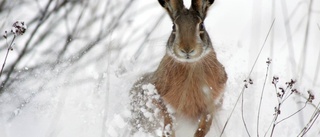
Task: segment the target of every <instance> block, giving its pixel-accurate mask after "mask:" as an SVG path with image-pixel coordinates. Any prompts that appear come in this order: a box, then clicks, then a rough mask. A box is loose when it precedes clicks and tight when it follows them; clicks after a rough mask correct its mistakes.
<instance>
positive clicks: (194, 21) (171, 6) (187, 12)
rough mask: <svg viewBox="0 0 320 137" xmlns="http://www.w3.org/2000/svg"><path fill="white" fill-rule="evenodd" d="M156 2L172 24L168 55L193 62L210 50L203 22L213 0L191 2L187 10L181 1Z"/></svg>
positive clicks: (166, 0)
mask: <svg viewBox="0 0 320 137" xmlns="http://www.w3.org/2000/svg"><path fill="white" fill-rule="evenodd" d="M158 1H159V3H160V5H161V6H162V7H164V8H165V9H166V10H167V12H168V14H169V15H170V18H171V20H172V22H173V26H172V33H171V36H170V38H169V40H168V44H167V51H168V52H169V54H170V55H172V56H174V57H175V58H176V59H178V60H180V61H182V62H193V61H197V60H199V59H200V58H201V57H203V56H204V55H205V54H206V53H208V52H210V51H211V50H212V45H211V41H210V38H209V35H208V33H207V32H206V30H205V27H204V24H203V22H204V19H205V17H206V14H207V11H208V8H209V7H210V5H211V4H212V3H213V2H214V0H192V3H191V7H190V8H189V9H187V8H185V6H184V4H183V0H158Z"/></svg>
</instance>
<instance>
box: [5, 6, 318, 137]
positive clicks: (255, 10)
mask: <svg viewBox="0 0 320 137" xmlns="http://www.w3.org/2000/svg"><path fill="white" fill-rule="evenodd" d="M184 1H185V5H190V1H189V0H184ZM0 18H1V20H0V31H1V32H3V33H4V32H5V31H6V30H7V31H10V29H11V26H12V24H13V23H14V22H15V21H17V20H18V21H24V22H25V23H26V24H27V26H28V28H27V31H26V33H25V34H24V35H22V36H18V37H17V38H16V39H15V41H14V42H15V44H14V45H13V50H12V51H10V52H9V55H8V60H7V63H6V65H5V68H4V72H3V74H2V76H1V78H0V80H1V83H2V84H1V87H0V137H130V136H137V137H142V136H146V137H148V136H150V135H149V134H148V133H143V132H138V133H136V134H135V135H131V134H130V127H129V124H128V120H130V117H131V114H130V109H129V108H130V106H129V103H130V98H129V91H130V89H131V87H132V85H133V83H134V82H135V81H136V80H137V79H139V78H140V77H141V76H142V75H143V74H145V73H147V72H152V71H155V69H156V68H157V66H158V65H159V63H160V60H161V58H162V57H163V55H164V53H165V44H166V41H167V39H168V37H169V34H170V32H171V25H172V23H171V21H170V18H169V16H168V15H167V14H166V13H165V11H164V9H162V7H161V6H160V5H159V4H158V1H157V0H95V1H86V0H75V1H72V0H41V1H40V0H34V1H32V0H2V1H0ZM273 21H274V24H273ZM272 24H273V25H272ZM205 26H206V29H207V31H208V33H209V35H210V37H211V39H212V41H213V44H214V49H215V51H216V53H217V56H218V59H219V60H220V62H221V63H222V64H223V65H224V66H225V69H226V72H227V73H228V81H227V87H226V90H225V94H224V98H223V105H222V108H221V110H220V111H219V112H218V114H217V115H216V116H215V118H214V120H213V125H212V128H211V130H210V132H209V134H208V135H207V136H208V137H215V136H220V135H222V136H226V137H247V136H257V135H259V136H271V134H272V136H274V137H292V136H302V135H301V134H300V133H301V131H303V129H304V128H305V127H307V128H308V127H309V126H310V127H311V128H310V130H308V132H306V134H305V135H304V136H308V137H317V136H320V119H316V117H314V118H313V117H312V116H313V115H314V113H315V114H317V116H319V113H320V111H319V105H318V104H319V102H320V72H319V71H320V0H241V1H240V0H216V1H215V3H214V4H213V6H211V9H210V11H209V13H208V16H207V19H206V21H205ZM269 30H271V31H270V33H269V35H268V32H269ZM12 38H13V36H12V35H9V36H8V38H7V41H8V42H10V41H11V40H12ZM265 40H266V41H265ZM264 42H265V44H264ZM6 49H7V44H6V40H5V39H4V38H1V39H0V63H1V64H2V63H3V60H4V57H5V54H6V52H7V50H6ZM260 50H261V54H259V52H260ZM268 58H270V59H271V60H272V61H271V63H270V64H269V67H268V64H267V63H266V61H267V59H268ZM274 76H275V77H278V78H279V81H278V83H277V84H276V87H275V85H274V84H272V81H273V77H274ZM249 79H251V80H252V82H253V84H250V83H249V82H244V80H247V81H249ZM291 79H292V80H294V81H296V82H295V84H293V86H292V88H289V89H286V88H287V86H288V85H287V84H285V83H286V82H290V81H291ZM265 81H266V82H265ZM245 85H247V88H244V86H245ZM279 87H282V88H284V90H285V91H286V94H285V95H290V93H291V91H292V90H293V89H296V90H297V91H298V92H299V93H298V94H296V93H293V94H291V95H290V96H288V99H286V100H285V102H284V103H283V104H281V109H280V111H279V116H278V118H277V120H275V123H276V126H275V128H274V131H273V132H272V131H271V129H272V126H271V124H272V123H273V120H274V117H275V116H276V115H275V107H277V106H278V101H279V100H278V99H279V97H277V94H276V93H277V92H279V93H280V94H282V93H281V89H279ZM308 91H310V92H309V93H310V94H309V93H308ZM310 95H314V97H315V99H314V100H313V101H312V102H307V99H308V97H309V96H310ZM260 102H261V105H259V104H260ZM259 106H260V107H259ZM259 108H260V111H259ZM301 108H303V109H301ZM316 108H317V109H316ZM233 109H234V111H233ZM300 109H301V111H298V110H300ZM295 112H298V113H295ZM258 113H259V114H258ZM292 114H294V115H292ZM258 116H259V119H258ZM312 118H313V119H312ZM282 120H283V121H282ZM310 120H314V121H311V122H310ZM226 121H228V122H226ZM226 123H227V124H226ZM225 125H226V127H225V129H224V132H223V134H222V131H223V127H224V126H225ZM270 126H271V128H270ZM194 130H195V129H194V127H193V126H192V124H191V123H188V122H186V121H185V120H181V121H180V124H179V125H178V126H177V137H191V136H193V131H194Z"/></svg>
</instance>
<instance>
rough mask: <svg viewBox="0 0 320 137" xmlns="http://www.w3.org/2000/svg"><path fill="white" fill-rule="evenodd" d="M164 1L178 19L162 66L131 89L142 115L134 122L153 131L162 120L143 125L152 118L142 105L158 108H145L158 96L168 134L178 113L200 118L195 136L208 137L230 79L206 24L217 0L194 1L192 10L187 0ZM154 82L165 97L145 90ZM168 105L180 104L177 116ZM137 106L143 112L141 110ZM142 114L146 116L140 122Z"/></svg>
mask: <svg viewBox="0 0 320 137" xmlns="http://www.w3.org/2000/svg"><path fill="white" fill-rule="evenodd" d="M158 1H159V3H160V5H161V6H162V7H163V8H164V9H166V11H167V12H168V14H169V15H170V18H171V20H172V22H173V27H172V33H171V35H170V37H169V40H168V42H167V45H166V54H165V56H164V57H163V59H162V61H161V62H160V65H159V67H158V68H157V70H156V71H155V72H154V73H152V74H147V75H145V76H144V77H143V78H142V79H140V80H139V81H138V82H137V83H136V84H135V85H134V87H133V89H132V91H131V96H132V98H133V99H132V105H135V106H134V107H133V109H132V112H135V114H134V116H133V119H135V118H136V119H135V120H132V121H131V124H133V125H136V126H140V127H142V128H145V129H147V130H152V128H153V127H156V126H159V125H160V124H157V122H159V121H157V122H155V123H153V124H151V125H150V124H149V125H147V126H145V127H143V124H145V123H147V122H148V118H146V117H147V116H145V114H143V112H142V111H141V107H143V106H144V107H143V109H145V110H143V111H144V112H145V111H148V112H150V113H153V112H155V110H150V109H152V108H150V107H145V106H146V105H145V104H148V101H146V100H148V98H150V96H153V97H151V98H152V103H153V104H154V105H155V106H156V109H158V110H159V111H160V114H161V116H162V118H163V120H164V121H163V123H164V125H162V126H163V130H162V136H171V137H173V136H175V132H174V127H173V126H174V124H173V116H174V117H179V116H181V117H184V118H187V119H190V120H192V121H194V122H198V128H197V130H196V131H195V134H194V136H195V137H204V136H205V135H206V134H207V133H208V131H209V129H210V126H211V123H212V118H213V115H214V112H215V111H216V104H215V102H217V100H219V97H220V96H221V95H222V93H223V90H224V86H225V83H226V81H227V79H228V78H227V74H226V72H225V70H224V67H223V65H222V64H221V63H220V62H219V61H218V60H217V57H216V53H215V51H214V49H213V46H212V43H211V40H210V38H209V35H208V33H207V31H206V30H205V27H204V23H203V22H204V19H205V18H206V15H207V11H208V9H209V7H210V5H211V4H212V3H213V2H214V0H192V3H191V7H190V8H189V9H187V8H185V6H184V4H183V0H158ZM148 83H151V84H152V85H154V87H152V86H151V88H155V90H156V92H157V94H158V95H160V97H159V96H157V95H156V93H146V92H143V91H146V90H150V85H147V84H148ZM148 86H149V87H148ZM138 94H139V95H140V96H139V95H138ZM142 95H147V96H149V97H142ZM143 102H144V103H143ZM146 102H147V103H146ZM137 104H138V105H137ZM149 106H150V105H149ZM167 106H170V107H171V108H173V109H174V114H173V116H172V115H171V114H170V113H169V112H168V110H167ZM139 107H140V108H139ZM153 109H154V108H153ZM137 111H139V112H138V113H136V112H137ZM141 117H144V120H142V119H143V118H142V119H141ZM139 118H140V121H139V122H137V119H139ZM149 119H150V117H149ZM137 123H139V124H137Z"/></svg>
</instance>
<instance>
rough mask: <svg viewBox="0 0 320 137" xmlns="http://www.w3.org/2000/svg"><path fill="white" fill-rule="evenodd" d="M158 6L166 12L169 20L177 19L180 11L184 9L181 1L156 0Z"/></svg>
mask: <svg viewBox="0 0 320 137" xmlns="http://www.w3.org/2000/svg"><path fill="white" fill-rule="evenodd" d="M158 1H159V3H160V5H161V6H162V7H163V8H165V9H166V10H167V12H168V13H169V15H170V17H171V19H174V18H175V17H177V15H178V14H179V12H180V11H182V10H183V9H184V8H185V7H184V5H183V0H158Z"/></svg>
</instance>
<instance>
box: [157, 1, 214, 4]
mask: <svg viewBox="0 0 320 137" xmlns="http://www.w3.org/2000/svg"><path fill="white" fill-rule="evenodd" d="M159 1H160V0H159ZM213 2H214V0H209V3H210V4H212V3H213Z"/></svg>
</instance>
